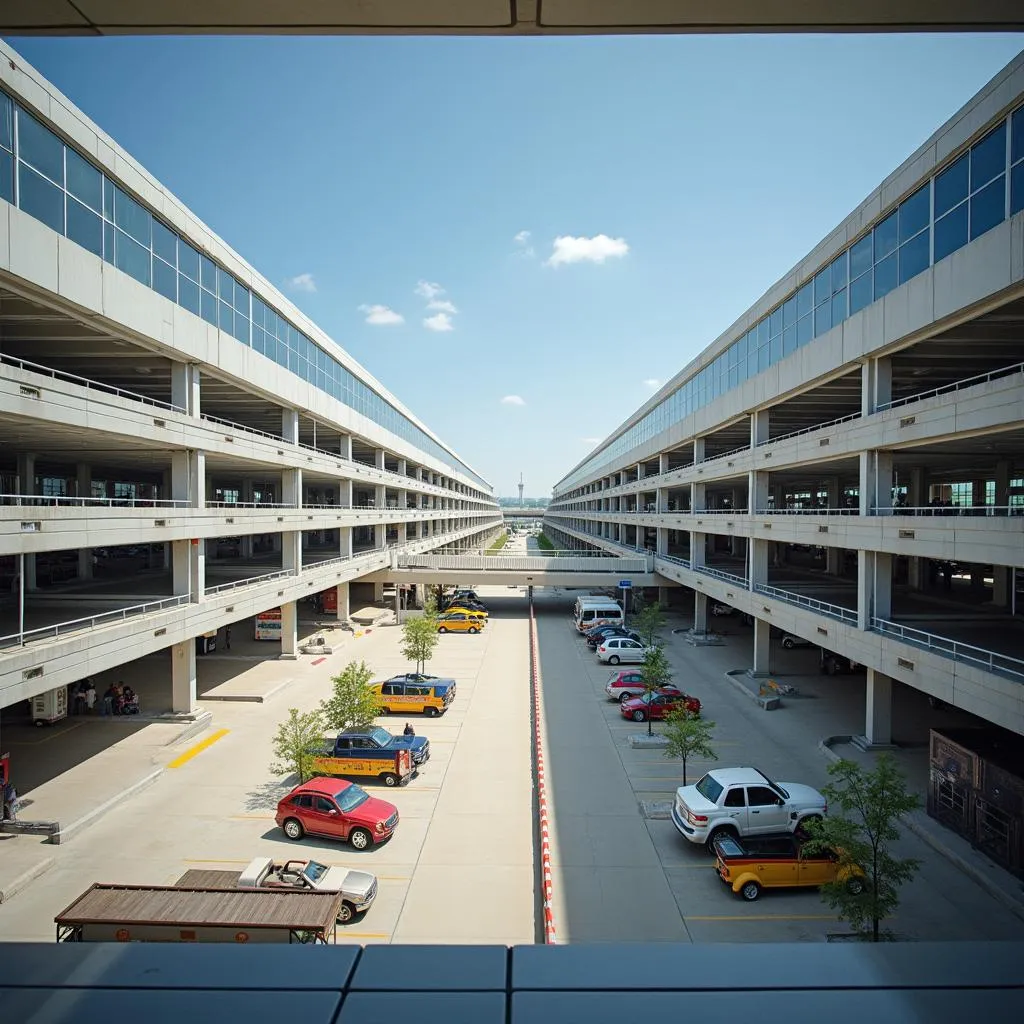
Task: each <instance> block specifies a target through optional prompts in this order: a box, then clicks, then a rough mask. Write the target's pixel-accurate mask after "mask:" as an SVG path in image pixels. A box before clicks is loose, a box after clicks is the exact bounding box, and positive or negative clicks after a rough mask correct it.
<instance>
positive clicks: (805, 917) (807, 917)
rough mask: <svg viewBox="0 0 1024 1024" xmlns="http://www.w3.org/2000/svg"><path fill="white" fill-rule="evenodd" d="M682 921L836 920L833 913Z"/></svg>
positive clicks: (726, 917)
mask: <svg viewBox="0 0 1024 1024" xmlns="http://www.w3.org/2000/svg"><path fill="white" fill-rule="evenodd" d="M683 920H684V921H838V920H839V918H838V917H836V915H835V914H712V915H706V916H695V917H684V918H683Z"/></svg>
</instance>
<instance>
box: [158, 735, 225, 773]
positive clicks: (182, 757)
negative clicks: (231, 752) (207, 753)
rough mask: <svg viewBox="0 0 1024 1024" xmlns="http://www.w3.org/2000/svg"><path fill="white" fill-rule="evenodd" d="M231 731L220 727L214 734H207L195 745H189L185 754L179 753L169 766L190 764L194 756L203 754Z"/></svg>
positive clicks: (178, 766)
mask: <svg viewBox="0 0 1024 1024" xmlns="http://www.w3.org/2000/svg"><path fill="white" fill-rule="evenodd" d="M230 731H231V730H230V729H218V730H217V731H216V732H215V733H214V734H213V735H212V736H207V737H206V739H205V740H200V741H199V742H198V743H197V744H196V745H195V746H194V747H189V748H188V750H186V751H185V753H184V754H179V755H178V756H177V757H176V758H175V759H174V760H173V761H172V762H171V763H170V764H169V765H168V766H167V767H168V768H180V767H181V766H182V765H183V764H188V763H189V761H191V760H192V758H193V757H195V756H196V755H197V754H201V753H202V752H203V751H204V750H206V748H207V747H212V746H213V745H214V743H216V742H217V740H222V739H224V737H225V736H227V734H228V733H229V732H230Z"/></svg>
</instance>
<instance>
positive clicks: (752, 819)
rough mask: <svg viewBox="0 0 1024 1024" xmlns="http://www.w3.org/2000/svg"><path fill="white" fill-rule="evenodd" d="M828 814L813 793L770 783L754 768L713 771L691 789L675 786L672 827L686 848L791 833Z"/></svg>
mask: <svg viewBox="0 0 1024 1024" xmlns="http://www.w3.org/2000/svg"><path fill="white" fill-rule="evenodd" d="M827 811H828V804H827V803H826V801H825V798H824V797H823V796H822V795H821V793H819V792H818V791H817V790H816V789H812V788H811V787H810V786H803V785H801V784H799V783H796V782H772V780H771V779H769V778H768V776H767V775H765V774H764V772H761V771H758V769H756V768H713V769H712V770H711V771H709V772H708V773H707V774H706V775H704V776H703V777H702V778H701V779H699V780H698V781H697V783H696V784H695V785H693V786H680V787H679V789H677V790H676V798H675V801H674V802H673V804H672V824H674V825H675V827H676V829H677V831H678V832H679V833H680V834H681V835H682V836H684V837H685V838H687V839H689V841H690V842H691V843H707V844H708V845H709V846H712V847H713V846H714V842H715V840H716V839H718V838H719V837H721V836H727V835H733V836H757V835H765V834H768V833H771V832H795V831H796V830H797V829H798V828H799V827H800V825H801V824H803V823H804V822H806V821H808V820H811V819H820V818H822V817H823V816H824V815H825V814H826V813H827Z"/></svg>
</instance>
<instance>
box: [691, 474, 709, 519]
mask: <svg viewBox="0 0 1024 1024" xmlns="http://www.w3.org/2000/svg"><path fill="white" fill-rule="evenodd" d="M706 509H707V485H706V484H705V483H704V482H703V481H700V482H698V481H696V480H694V482H693V483H692V484H690V511H691V512H703V511H705V510H706Z"/></svg>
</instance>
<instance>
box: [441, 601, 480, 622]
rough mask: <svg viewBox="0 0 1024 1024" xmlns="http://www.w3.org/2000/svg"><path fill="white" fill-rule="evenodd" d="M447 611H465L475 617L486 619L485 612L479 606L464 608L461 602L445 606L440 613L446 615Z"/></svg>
mask: <svg viewBox="0 0 1024 1024" xmlns="http://www.w3.org/2000/svg"><path fill="white" fill-rule="evenodd" d="M449 612H465V613H466V614H467V615H472V616H473V617H474V618H477V619H486V618H487V615H488V613H487V612H485V611H481V610H480V609H479V608H464V607H463V606H462V605H461V604H453V605H452V606H451V607H450V608H445V610H444V611H443V612H442V613H441V614H442V615H447V614H448V613H449Z"/></svg>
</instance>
